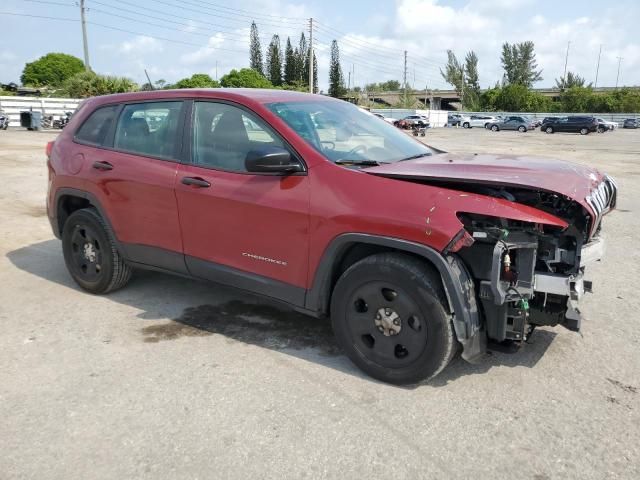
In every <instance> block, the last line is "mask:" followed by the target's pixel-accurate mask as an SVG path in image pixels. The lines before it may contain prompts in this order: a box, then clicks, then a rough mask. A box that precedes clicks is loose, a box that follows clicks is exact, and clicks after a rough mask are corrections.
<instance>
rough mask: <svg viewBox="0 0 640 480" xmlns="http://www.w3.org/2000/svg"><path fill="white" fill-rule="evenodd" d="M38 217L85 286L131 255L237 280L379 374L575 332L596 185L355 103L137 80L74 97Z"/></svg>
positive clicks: (552, 164) (610, 191)
mask: <svg viewBox="0 0 640 480" xmlns="http://www.w3.org/2000/svg"><path fill="white" fill-rule="evenodd" d="M47 152H48V157H49V160H48V170H49V192H48V199H47V211H48V215H49V219H50V221H51V226H52V227H53V231H54V233H55V235H56V236H57V237H59V238H61V239H62V250H63V254H64V259H65V262H66V265H67V267H68V269H69V272H70V274H71V276H72V277H73V279H74V280H75V281H76V282H77V283H78V285H80V286H81V287H82V288H84V289H86V290H88V291H89V292H92V293H107V292H110V291H112V290H115V289H117V288H120V287H122V286H124V285H125V284H126V283H127V281H128V280H129V278H130V277H131V272H132V270H134V269H136V268H150V269H154V270H160V271H165V272H173V273H177V274H180V275H187V276H190V277H194V278H198V279H206V280H212V281H215V282H219V283H224V284H227V285H232V286H235V287H239V288H242V289H245V290H248V291H251V292H254V293H257V294H260V295H264V296H268V297H271V298H274V299H278V300H280V301H283V302H286V303H288V304H289V305H291V306H292V307H293V308H295V309H296V310H299V311H301V312H304V313H307V314H309V315H314V316H317V317H327V316H328V317H330V318H331V321H332V325H333V329H334V331H335V335H336V338H337V341H338V343H339V344H340V346H341V347H342V348H343V349H344V351H345V352H346V354H347V355H348V356H349V357H350V358H351V359H352V360H353V362H354V363H355V364H357V365H358V366H359V367H360V368H361V369H363V370H364V371H365V372H367V373H368V374H370V375H372V376H373V377H375V378H378V379H381V380H383V381H387V382H392V383H415V382H418V381H421V380H423V379H426V378H430V377H433V376H434V375H437V374H438V373H439V372H440V371H441V370H442V369H443V368H444V367H445V366H446V365H447V363H448V362H449V360H450V359H451V358H452V356H453V355H454V353H455V352H456V350H458V348H459V347H460V346H461V348H462V357H463V358H464V359H466V360H468V361H474V360H477V359H478V358H479V357H481V356H482V354H483V352H484V351H485V348H486V344H487V340H493V341H497V342H503V341H510V342H512V343H513V342H516V343H519V342H522V341H524V340H526V339H527V338H528V337H529V335H531V333H532V331H533V329H534V328H535V327H536V326H538V325H558V324H561V325H564V326H566V327H567V328H569V329H571V330H578V329H579V328H580V319H581V317H580V311H579V309H578V301H579V300H580V297H581V296H582V295H583V293H584V292H585V291H589V290H590V289H591V283H590V282H587V281H585V280H584V279H583V275H584V270H585V266H586V265H588V264H589V263H591V262H593V261H597V260H599V259H600V257H601V255H602V252H603V239H602V237H601V235H600V231H601V225H602V217H603V216H604V215H605V214H606V213H607V212H608V211H610V210H611V209H613V208H614V207H615V203H616V191H617V189H616V185H615V183H614V181H613V180H612V179H611V178H610V177H608V176H606V175H603V174H601V173H599V172H598V171H596V170H592V169H589V168H586V167H583V166H579V165H573V164H569V163H565V162H562V161H556V160H546V159H542V158H536V157H514V156H496V155H453V154H447V153H443V152H441V151H439V150H434V149H432V148H430V147H428V146H426V145H424V144H423V143H421V142H419V141H417V140H416V139H414V138H412V137H410V136H409V135H407V134H406V133H404V132H402V131H400V130H398V129H396V128H394V127H393V126H391V125H389V124H388V123H387V122H384V121H383V120H381V119H379V118H377V117H376V116H374V115H372V114H371V113H369V112H367V111H365V110H362V109H360V108H358V107H356V106H354V105H351V104H349V103H346V102H343V101H340V100H335V99H332V98H327V97H323V96H318V95H309V94H304V93H297V92H287V91H278V90H251V89H246V90H245V89H213V90H206V89H203V90H176V91H170V90H169V91H155V92H139V93H130V94H118V95H110V96H103V97H97V98H91V99H89V100H86V101H85V102H83V104H82V105H81V106H80V107H79V108H78V111H77V112H76V113H75V114H74V115H73V118H72V119H71V121H70V123H69V125H68V126H67V127H66V128H65V129H64V131H63V132H62V133H61V134H60V136H59V137H58V139H57V140H56V141H55V143H52V144H49V145H48V146H47Z"/></svg>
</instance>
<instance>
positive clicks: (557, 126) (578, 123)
mask: <svg viewBox="0 0 640 480" xmlns="http://www.w3.org/2000/svg"><path fill="white" fill-rule="evenodd" d="M598 127H599V124H598V120H596V118H595V117H586V116H573V117H558V118H556V119H554V120H551V121H548V122H547V121H545V122H543V123H542V125H540V131H541V132H545V133H556V132H570V133H579V134H581V135H587V134H589V133H592V132H596V131H598Z"/></svg>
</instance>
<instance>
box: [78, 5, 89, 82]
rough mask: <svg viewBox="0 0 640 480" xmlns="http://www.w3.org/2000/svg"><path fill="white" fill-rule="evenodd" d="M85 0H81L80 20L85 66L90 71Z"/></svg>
mask: <svg viewBox="0 0 640 480" xmlns="http://www.w3.org/2000/svg"><path fill="white" fill-rule="evenodd" d="M84 11H85V8H84V0H80V20H81V23H82V44H83V46H84V68H85V70H86V71H87V72H88V71H90V70H91V67H90V66H89V45H88V43H87V20H86V19H85V18H84Z"/></svg>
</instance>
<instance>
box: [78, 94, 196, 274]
mask: <svg viewBox="0 0 640 480" xmlns="http://www.w3.org/2000/svg"><path fill="white" fill-rule="evenodd" d="M183 107H184V105H183V102H181V101H154V102H143V103H134V104H127V105H123V106H122V107H121V108H120V112H119V116H118V121H117V123H116V125H115V126H114V127H113V128H112V129H111V132H110V134H109V139H108V140H107V141H106V142H105V146H104V148H102V149H95V148H90V147H87V151H86V152H85V153H84V154H85V156H86V157H87V158H88V160H89V166H90V168H89V169H88V176H87V180H88V182H89V185H90V189H91V191H92V192H93V193H94V194H95V195H96V196H97V197H98V200H99V201H100V203H101V205H102V207H103V209H104V210H105V213H106V215H107V216H108V218H109V220H110V222H111V225H112V227H113V229H114V232H115V234H116V237H117V238H118V240H119V241H120V242H121V243H122V244H123V247H124V249H125V253H126V256H127V258H129V259H130V260H133V261H136V262H139V263H144V264H149V265H154V266H158V267H162V268H166V269H169V270H177V271H180V272H184V271H185V266H184V259H183V256H182V238H181V233H180V223H179V221H178V206H177V202H176V197H175V193H174V183H175V179H176V172H177V166H178V158H179V154H180V150H181V146H182V145H181V141H180V139H181V134H182V128H183V127H182V125H183V123H184V121H183V114H184V113H183Z"/></svg>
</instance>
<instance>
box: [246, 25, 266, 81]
mask: <svg viewBox="0 0 640 480" xmlns="http://www.w3.org/2000/svg"><path fill="white" fill-rule="evenodd" d="M249 42H250V43H249V66H250V67H251V68H253V69H254V70H255V71H256V72H258V73H259V74H260V75H264V67H263V65H262V47H261V46H260V35H258V26H257V25H256V22H251V34H250V39H249Z"/></svg>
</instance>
